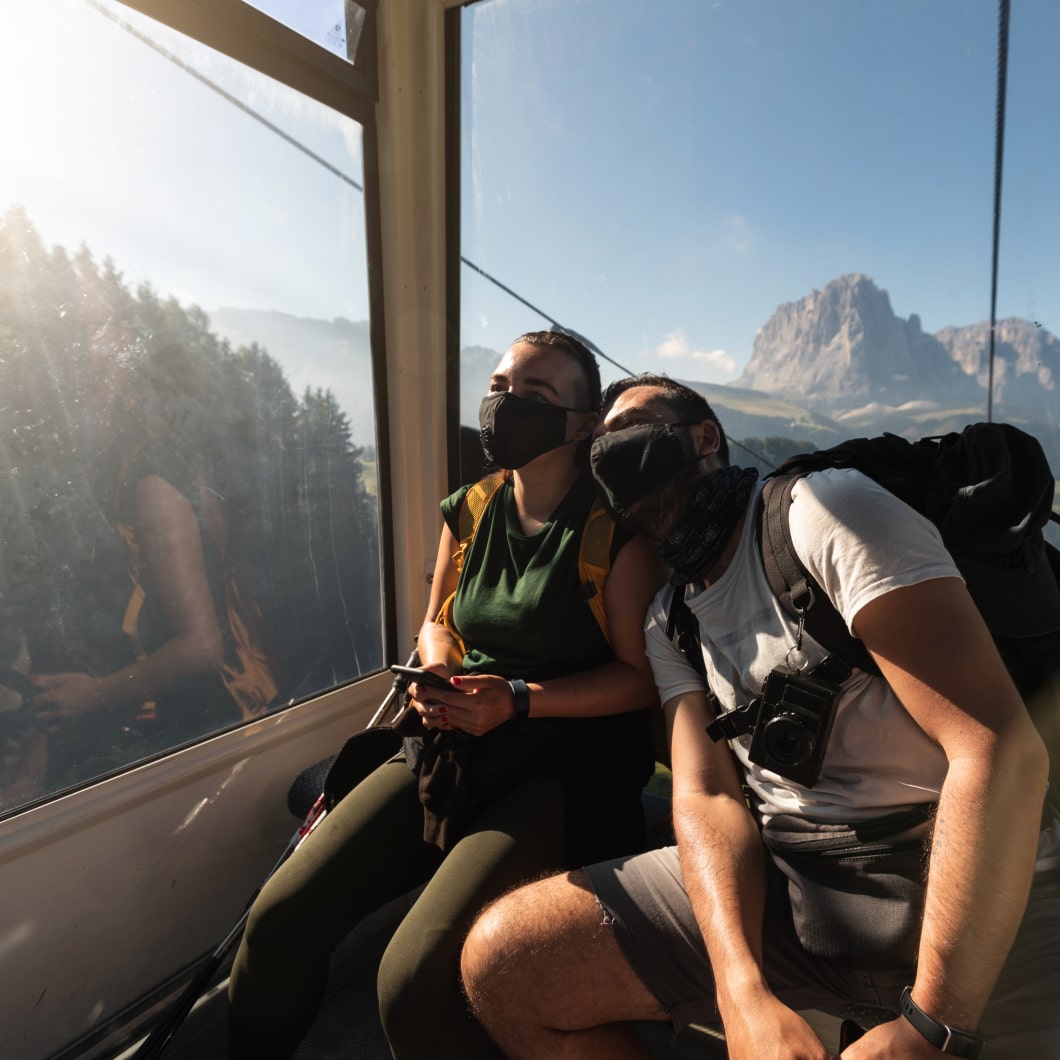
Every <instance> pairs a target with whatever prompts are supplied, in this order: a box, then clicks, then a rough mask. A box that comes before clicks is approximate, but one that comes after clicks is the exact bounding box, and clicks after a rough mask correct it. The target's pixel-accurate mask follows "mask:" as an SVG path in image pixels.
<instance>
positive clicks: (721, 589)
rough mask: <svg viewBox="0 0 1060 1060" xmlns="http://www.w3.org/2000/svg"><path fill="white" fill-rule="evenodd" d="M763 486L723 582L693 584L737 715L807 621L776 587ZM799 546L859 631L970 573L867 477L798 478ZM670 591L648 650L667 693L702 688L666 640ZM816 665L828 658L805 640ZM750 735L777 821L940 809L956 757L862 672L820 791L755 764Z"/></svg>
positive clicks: (759, 784) (762, 803) (715, 670)
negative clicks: (890, 601) (926, 805)
mask: <svg viewBox="0 0 1060 1060" xmlns="http://www.w3.org/2000/svg"><path fill="white" fill-rule="evenodd" d="M760 492H761V487H760V486H759V487H758V489H757V490H756V492H755V494H754V496H753V497H752V499H751V506H750V508H749V513H750V514H749V517H748V518H747V519H746V520H745V521H744V527H743V532H742V535H741V539H740V544H739V547H738V549H737V552H736V555H735V557H734V558H733V561H732V563H731V564H730V565H729V567H728V569H727V570H726V571H725V573H724V575H722V577H721V578H719V579H718V581H716V582H715V583H714V584H713V585H711V586H710V587H709V588H706V589H704V588H703V587H702V586H701V585H700V586H699V587H698V588H693V586H691V585H690V586H688V587H687V588H686V592H685V599H686V600H687V602H688V606H689V608H690V609H691V611H692V613H693V615H694V616H695V617H696V619H697V620H698V622H699V629H700V637H701V640H702V644H703V657H704V659H705V661H706V666H707V675H708V679H709V681H710V686H711V688H712V689H713V691H714V694H715V695H716V696H717V697H718V699H719V700H720V702H721V705H722V707H723V709H725V710H732V709H734V708H735V707H737V706H740V705H742V704H745V703H747V702H749V700H751V699H752V698H753V697H754V696H757V695H760V694H761V691H762V686H763V683H764V682H765V679H766V676H767V675H768V674H769V672H770V670H772V669H773V668H774V667H777V666H783V665H784V664H785V660H786V659H788V660H789V661H796V660H795V657H791V656H789V652H791V651H792V650H793V649H794V647H795V635H796V629H797V624H796V622H795V621H794V620H793V619H792V618H791V616H790V615H788V614H787V613H786V612H785V611H784V609H783V607H782V606H781V604H780V601H779V600H778V599H777V597H776V596H775V595H774V594H773V592H772V590H771V589H770V588H769V582H768V581H767V579H766V574H765V570H764V568H763V565H762V555H761V546H760V545H759V542H758V538H757V534H756V522H757V521H758V520H757V519H756V518H755V517H754V513H756V512H757V503H758V497H759V495H760ZM790 528H791V537H792V542H793V544H794V547H795V551H796V553H797V555H798V557H799V559H800V560H801V561H802V563H803V565H804V566H805V567H806V569H807V570H808V571H809V572H810V573H811V574H812V575H813V576H814V578H816V579H817V581H818V583H819V584H820V585H821V587H822V588H823V589H824V590H825V592H826V593H827V594H828V596H829V597H830V599H831V600H832V603H833V604H834V605H835V607H836V609H837V610H838V611H839V613H840V614H841V615H842V616H843V619H844V621H845V622H846V624H847V627H848V629H849V628H850V626H851V624H852V622H853V620H854V617H855V616H856V615H857V613H858V612H859V611H860V610H861V608H863V607H864V606H865V605H866V604H867V603H869V602H870V601H871V600H874V599H875V598H876V597H878V596H881V595H883V594H884V593H887V592H890V591H891V590H892V589H896V588H900V587H902V586H907V585H915V584H917V583H918V582H923V581H929V580H930V579H933V578H948V577H960V575H959V573H958V572H957V568H956V566H955V565H954V563H953V560H952V558H951V557H950V555H949V553H948V552H947V551H946V549H945V548H944V547H943V545H942V540H941V538H940V537H939V533H938V531H937V529H936V528H935V527H934V525H933V524H932V523H931V522H930V521H929V520H927V519H925V518H924V517H923V516H921V515H919V514H917V513H916V512H914V511H913V510H912V509H911V508H909V507H908V506H906V505H905V504H903V503H902V502H901V501H899V500H898V499H897V498H896V497H895V496H894V495H893V494H891V493H889V492H888V491H887V490H886V489H884V488H883V487H882V486H879V485H877V484H876V483H875V482H873V481H872V480H871V479H868V478H866V477H865V476H864V475H862V474H860V473H859V472H857V471H850V470H845V469H838V468H835V469H828V470H826V471H819V472H814V473H813V474H810V475H807V476H806V477H805V478H803V479H800V480H799V481H798V482H797V483H796V485H795V487H794V490H793V492H792V505H791V509H790ZM671 591H672V590H671V589H670V588H669V587H665V588H664V589H662V590H661V591H660V593H659V595H658V596H657V597H656V598H655V600H654V602H653V603H652V606H651V608H650V609H649V612H648V619H647V624H646V636H647V650H648V657H649V659H650V660H651V665H652V670H653V672H654V675H655V683H656V684H657V685H658V688H659V696H660V699H661V701H662V702H663V703H664V704H665V703H666V702H667V700H669V699H672V698H673V697H675V696H678V695H681V694H682V693H685V692H690V691H697V690H702V689H703V680H702V678H701V677H700V676H699V674H697V673H696V671H695V670H694V669H693V668H692V666H691V665H690V664H689V663H688V661H687V660H686V659H685V657H684V656H683V655H682V654H681V652H680V650H679V649H678V648H677V646H676V644H674V643H673V641H671V640H670V638H669V637H667V635H666V612H667V605H668V603H669V599H670V595H671ZM803 654H804V656H805V662H806V668H807V669H812V668H813V666H814V665H816V663H817V662H819V661H820V660H821V659H823V658H824V656H825V654H826V652H825V650H824V649H823V648H821V647H820V645H818V644H816V643H815V642H814V641H813V640H812V639H811V638H810V637H809V635H806V636H805V637H804V638H803ZM750 744H751V737H750V736H743V737H740V738H739V739H737V740H734V741H733V750H734V751H735V753H736V756H737V758H738V759H739V760H740V762H741V763H742V765H743V766H744V770H745V774H746V782H747V785H748V787H749V788H750V789H751V791H752V793H753V797H754V798H756V799H757V801H758V805H757V807H756V809H757V810H758V811H759V812H760V813H761V814H762V815H763V818H764V819H768V818H769V817H770V816H771V815H773V814H775V813H798V814H800V815H801V816H804V817H807V818H809V819H811V820H817V821H824V822H828V821H844V822H852V821H858V820H866V819H869V818H872V817H878V816H881V815H883V814H886V813H890V812H893V811H897V810H903V809H908V808H910V807H912V806H913V805H915V804H918V803H923V802H933V801H935V800H936V799H937V798H938V796H939V792H940V790H941V787H942V781H943V778H944V777H945V775H946V757H945V755H944V754H943V752H942V749H941V748H940V747H939V746H938V745H937V744H936V743H934V742H933V741H932V740H931V739H929V738H928V736H927V735H926V734H925V733H924V731H923V730H922V729H921V728H920V727H919V726H918V725H917V724H916V723H915V722H914V721H913V719H912V718H911V717H910V716H909V714H908V713H907V712H906V710H905V708H904V707H903V706H902V704H901V702H900V701H899V700H898V697H897V696H896V695H895V694H894V693H893V692H892V691H891V689H890V686H889V685H888V684H887V683H886V682H885V681H884V680H883V679H882V678H880V677H876V676H873V675H871V674H867V673H865V672H864V671H861V670H855V671H854V673H853V674H852V676H851V677H850V679H849V680H848V681H846V682H845V683H844V685H843V690H842V692H841V694H840V699H839V705H838V709H837V713H836V720H835V727H834V728H833V730H832V736H831V739H830V740H829V743H828V748H827V751H826V752H825V757H824V763H823V766H822V770H821V775H820V778H819V780H818V781H817V783H816V784H815V785H814V787H813V788H812V789H808V788H803V787H801V786H799V785H797V784H795V783H793V782H792V781H790V780H786V779H785V778H783V777H781V776H779V775H777V774H776V773H773V772H770V771H768V770H766V769H763V768H762V767H761V766H758V765H754V764H752V763H751V762H750V761H749V760H748V757H747V752H748V748H749V747H750Z"/></svg>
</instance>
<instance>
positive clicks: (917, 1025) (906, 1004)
mask: <svg viewBox="0 0 1060 1060" xmlns="http://www.w3.org/2000/svg"><path fill="white" fill-rule="evenodd" d="M912 990H913V988H912V987H911V986H907V987H906V988H905V989H904V990H903V991H902V997H901V999H900V1001H899V1002H898V1004H899V1007H900V1008H901V1010H902V1015H903V1016H905V1018H906V1019H907V1020H908V1021H909V1022H910V1023H911V1024H912V1025H913V1028H914V1030H916V1031H918V1032H919V1033H920V1034H921V1035H922V1036H923V1037H924V1038H926V1039H927V1040H928V1041H929V1042H930V1043H931V1044H932V1045H933V1046H934V1047H935V1048H936V1049H938V1050H939V1051H940V1052H943V1053H946V1055H947V1056H964V1057H968V1058H969V1060H975V1057H977V1056H978V1055H979V1053H980V1052H981V1051H982V1048H983V1046H984V1045H985V1044H986V1039H985V1038H984V1037H983V1036H982V1035H981V1034H973V1033H972V1032H971V1031H960V1030H957V1028H956V1027H949V1026H947V1025H946V1024H945V1023H940V1022H939V1021H938V1020H937V1019H933V1018H932V1017H931V1016H929V1015H928V1014H927V1013H926V1012H925V1011H924V1010H923V1009H922V1008H921V1007H920V1006H919V1005H918V1004H917V1003H916V1002H915V1001H914V1000H913V997H912Z"/></svg>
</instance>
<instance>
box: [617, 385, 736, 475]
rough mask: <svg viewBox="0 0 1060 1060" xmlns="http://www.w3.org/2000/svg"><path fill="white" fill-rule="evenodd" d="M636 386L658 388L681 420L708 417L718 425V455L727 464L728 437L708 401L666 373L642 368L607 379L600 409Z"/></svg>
mask: <svg viewBox="0 0 1060 1060" xmlns="http://www.w3.org/2000/svg"><path fill="white" fill-rule="evenodd" d="M638 386H650V387H654V388H655V389H657V390H661V391H662V397H663V401H665V402H666V404H667V405H668V406H669V407H670V409H671V411H672V412H673V413H674V415H675V416H676V417H677V419H678V421H679V422H681V423H693V422H694V423H702V422H703V420H710V421H711V422H712V423H713V424H714V425H715V426H716V427H717V428H718V439H719V440H718V459H719V460H720V461H721V462H722V463H723V464H728V462H729V440H728V439H727V438H726V437H725V429H724V428H723V427H722V425H721V420H719V419H718V417H717V415H716V414H715V412H714V410H713V409H712V408H711V407H710V402H709V401H707V399H706V398H705V397H704V396H703V395H702V394H700V393H698V392H697V391H695V390H693V389H692V388H691V387H688V386H685V385H684V383H678V382H677V381H676V380H675V379H671V378H670V377H669V376H668V375H655V374H654V373H652V372H642V373H641V374H640V375H631V376H627V377H626V378H625V379H616V380H615V381H614V382H613V383H608V384H607V390H606V391H604V396H603V401H602V406H601V408H602V411H603V412H604V413H605V414H606V412H607V410H608V409H610V408H611V406H612V405H613V404H614V403H615V401H616V400H617V399H618V396H619V394H624V393H625V392H626V391H627V390H632V389H633V388H634V387H638Z"/></svg>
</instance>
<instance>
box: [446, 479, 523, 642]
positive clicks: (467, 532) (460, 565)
mask: <svg viewBox="0 0 1060 1060" xmlns="http://www.w3.org/2000/svg"><path fill="white" fill-rule="evenodd" d="M506 478H507V475H506V473H505V472H503V471H497V472H495V473H494V474H492V475H487V476H486V477H485V478H483V479H479V481H478V482H476V483H475V484H474V485H473V486H469V487H468V490H467V493H465V494H464V499H463V500H462V501H461V502H460V511H459V512H458V513H457V517H456V526H457V549H456V551H455V552H454V553H453V563H454V564H455V565H456V569H457V573H458V574H459V572H460V571H462V570H463V569H464V557H465V556H466V555H467V550H468V549H469V548H470V547H471V542H472V541H473V540H474V539H475V533H476V532H477V531H478V528H479V523H481V522H482V515H483V513H484V512H485V511H486V508H487V507H488V506H489V502H490V501H491V500H493V498H494V497H495V496H496V494H497V491H498V490H499V489H500V488H501V486H503V485H504V481H505V479H506ZM455 600H456V590H455V589H454V590H453V592H451V593H450V594H449V595H448V596H447V597H446V598H445V600H444V602H443V603H442V606H441V607H440V608H439V610H438V615H437V616H436V618H435V620H434V621H435V622H436V623H438V624H439V625H441V626H445V628H446V629H447V630H449V632H450V633H451V634H452V635H453V636H454V637H455V638H456V642H457V644H459V645H460V650H461V651H463V650H464V642H463V640H462V639H461V637H460V634H459V633H457V631H456V626H455V625H454V624H453V603H454V602H455Z"/></svg>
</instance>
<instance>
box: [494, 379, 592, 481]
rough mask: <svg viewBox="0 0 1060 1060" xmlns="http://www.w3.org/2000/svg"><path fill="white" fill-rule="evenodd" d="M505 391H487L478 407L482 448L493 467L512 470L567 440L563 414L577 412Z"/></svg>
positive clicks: (565, 418)
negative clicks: (492, 392)
mask: <svg viewBox="0 0 1060 1060" xmlns="http://www.w3.org/2000/svg"><path fill="white" fill-rule="evenodd" d="M581 411H583V410H581V409H568V408H566V407H564V406H563V405H552V404H549V403H548V402H547V401H533V400H531V399H530V398H524V397H519V396H518V395H516V394H511V393H509V392H508V391H506V390H504V391H500V392H498V393H496V394H487V395H486V396H485V397H484V398H483V399H482V404H481V405H479V409H478V422H479V428H480V432H479V433H480V436H481V438H482V449H483V451H484V452H485V454H486V459H487V460H488V461H489V462H490V463H491V464H493V465H495V466H496V467H502V468H507V469H510V470H515V469H516V468H519V467H524V466H525V465H526V464H529V463H530V461H531V460H535V459H537V457H539V456H541V454H542V453H547V452H550V451H551V450H553V449H558V448H559V447H560V446H561V445H564V444H566V441H567V413H568V412H581Z"/></svg>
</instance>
